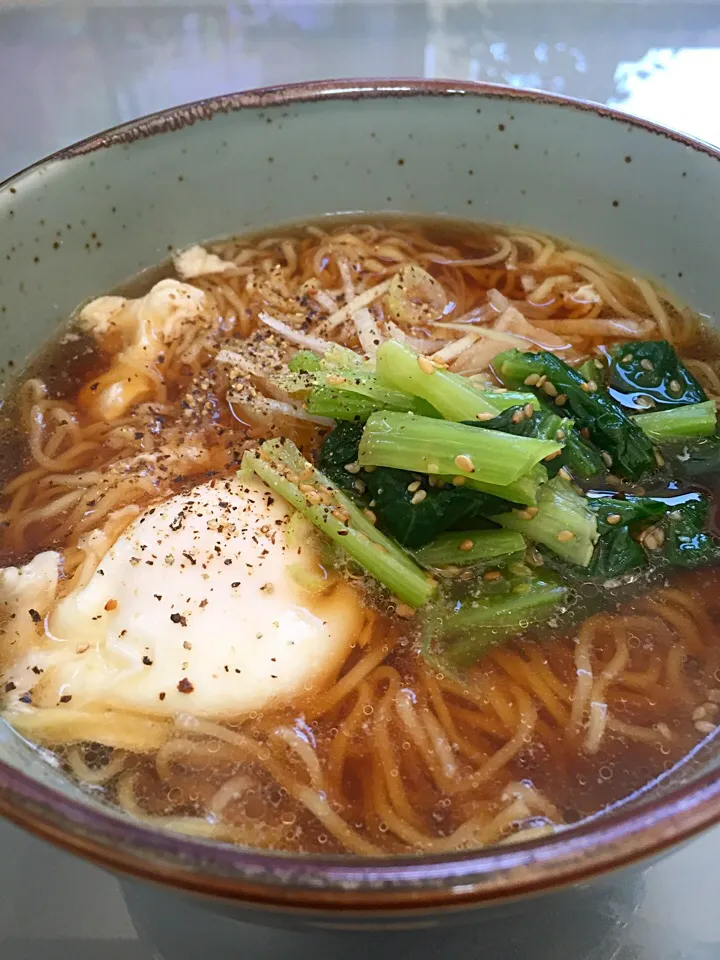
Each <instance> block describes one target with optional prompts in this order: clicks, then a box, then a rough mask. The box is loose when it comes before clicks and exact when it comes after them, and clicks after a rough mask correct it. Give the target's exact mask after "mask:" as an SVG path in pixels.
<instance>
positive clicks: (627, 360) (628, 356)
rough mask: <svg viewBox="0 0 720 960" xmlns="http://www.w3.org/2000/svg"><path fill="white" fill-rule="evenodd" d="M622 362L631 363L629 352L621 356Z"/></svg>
mask: <svg viewBox="0 0 720 960" xmlns="http://www.w3.org/2000/svg"><path fill="white" fill-rule="evenodd" d="M622 362H623V363H632V354H631V353H626V354H625V356H624V357H623V358H622Z"/></svg>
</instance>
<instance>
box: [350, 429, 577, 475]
mask: <svg viewBox="0 0 720 960" xmlns="http://www.w3.org/2000/svg"><path fill="white" fill-rule="evenodd" d="M561 449H562V448H561V445H560V444H559V443H556V442H554V441H550V440H535V439H533V438H531V437H514V436H512V435H510V434H506V433H501V432H500V431H492V430H477V429H476V428H475V427H471V426H466V425H465V424H462V423H449V422H448V421H443V420H432V419H430V418H429V417H416V416H413V415H412V414H403V413H391V412H388V411H382V412H381V413H374V414H373V415H372V416H371V417H370V418H369V420H368V422H367V423H366V425H365V430H364V431H363V435H362V440H361V441H360V449H359V457H358V459H359V462H360V464H361V465H362V466H381V467H395V468H397V469H399V470H409V471H417V472H419V473H430V474H452V475H456V474H457V475H463V474H464V475H466V476H472V477H473V478H474V479H476V480H480V481H482V482H484V483H494V484H499V485H501V486H504V485H507V484H509V483H512V482H513V481H514V480H518V479H519V478H520V477H522V476H524V475H525V474H526V473H529V472H530V470H532V468H533V467H534V466H535V464H536V463H538V462H539V461H540V460H542V459H543V458H544V457H547V456H552V455H553V454H556V453H557V452H558V451H559V450H561Z"/></svg>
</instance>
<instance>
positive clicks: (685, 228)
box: [0, 81, 720, 929]
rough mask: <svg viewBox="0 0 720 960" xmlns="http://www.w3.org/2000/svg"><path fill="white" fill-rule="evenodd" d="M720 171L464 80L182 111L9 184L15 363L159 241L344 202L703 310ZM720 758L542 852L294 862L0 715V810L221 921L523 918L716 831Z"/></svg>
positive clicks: (258, 96) (7, 333)
mask: <svg viewBox="0 0 720 960" xmlns="http://www.w3.org/2000/svg"><path fill="white" fill-rule="evenodd" d="M719 160H720V154H718V153H717V152H716V151H715V150H714V149H713V148H711V147H709V146H707V145H705V144H702V143H699V142H696V141H691V140H690V139H688V138H686V137H683V136H680V135H679V134H676V133H672V132H670V131H668V130H663V129H660V128H658V127H655V126H652V125H650V124H647V123H644V122H641V121H638V120H633V119H631V118H629V117H625V116H622V115H620V114H615V113H613V112H612V111H609V110H606V109H604V108H601V107H596V106H592V105H589V104H584V103H578V102H573V101H570V100H564V99H561V98H557V97H552V96H547V95H544V94H539V93H529V92H523V91H518V90H509V89H505V88H499V87H490V86H482V85H472V84H464V83H450V82H439V81H433V82H430V81H382V82H380V81H378V82H372V81H358V82H354V81H343V82H337V83H317V84H306V85H300V86H294V87H285V88H277V89H268V90H261V91H256V92H250V93H242V94H236V95H232V96H227V97H221V98H217V99H213V100H208V101H203V102H200V103H196V104H191V105H188V106H183V107H178V108H175V109H173V110H169V111H166V112H164V113H160V114H156V115H154V116H151V117H148V118H145V119H143V120H139V121H137V122H134V123H131V124H127V125H125V126H121V127H118V128H115V129H113V130H111V131H108V132H107V133H103V134H100V135H98V136H96V137H92V138H90V139H88V140H85V141H83V142H81V143H78V144H76V145H74V146H72V147H69V148H67V149H66V150H63V151H61V152H60V153H58V154H56V155H54V156H53V157H50V158H49V159H47V160H45V161H42V162H41V163H39V164H37V165H35V166H34V167H32V168H30V169H29V170H27V171H25V172H23V173H21V174H19V175H18V176H17V177H15V178H13V179H11V180H10V181H8V182H7V183H5V184H4V185H3V187H2V188H1V189H0V217H1V218H2V223H3V231H2V235H1V236H0V254H2V257H1V258H0V262H2V264H3V272H2V278H1V280H0V317H1V319H2V327H1V328H0V337H1V338H2V340H1V342H2V357H3V363H4V365H5V373H6V374H7V375H10V374H11V373H12V370H13V368H17V367H18V366H19V365H21V364H22V363H23V361H24V360H25V359H26V358H27V356H28V355H29V354H31V353H32V352H33V351H34V350H35V349H36V348H37V346H38V344H40V343H42V342H43V341H44V340H45V339H46V338H47V337H48V336H50V335H51V334H52V332H53V330H54V329H55V328H56V327H57V325H58V324H59V322H60V321H61V320H62V319H64V318H65V317H67V316H68V315H69V314H70V313H71V312H72V311H73V309H74V308H75V307H76V306H77V304H79V303H81V302H82V301H85V300H87V299H88V298H90V297H92V296H95V295H99V294H101V293H103V292H105V291H107V290H111V289H113V288H115V287H117V286H118V285H119V284H120V283H122V282H123V281H124V280H126V278H128V277H131V276H133V275H136V274H137V273H138V272H139V271H142V270H144V269H146V268H148V267H150V266H152V265H154V264H157V263H158V262H160V261H161V260H163V259H164V258H165V257H167V254H168V251H172V250H176V249H178V248H184V247H187V246H188V245H190V244H192V243H195V242H197V241H198V240H202V239H206V238H207V239H209V238H215V237H222V236H227V235H229V234H235V233H241V232H252V231H257V230H261V229H265V228H268V227H272V226H273V225H275V224H278V223H287V222H290V221H303V220H309V219H313V220H316V219H317V218H318V217H320V216H322V215H323V214H325V213H330V212H332V213H352V212H357V211H361V212H372V213H377V212H393V213H396V212H400V213H403V214H414V215H431V216H435V215H442V216H447V217H452V218H460V219H474V220H481V221H486V222H498V223H508V224H524V225H528V226H531V227H533V228H536V229H539V230H542V231H545V232H547V233H549V234H553V235H561V236H567V237H570V238H572V239H573V241H575V242H577V243H579V244H581V245H582V246H584V247H589V248H592V249H597V250H599V251H602V252H603V253H605V254H606V255H608V256H610V257H612V258H613V259H614V260H617V261H619V262H621V263H623V264H626V265H628V266H629V267H630V268H632V269H635V270H637V271H639V272H641V273H642V274H646V275H648V276H651V277H654V278H656V279H657V280H658V281H659V282H660V283H662V284H665V285H667V286H668V287H669V288H671V289H672V290H673V291H674V292H676V293H677V294H678V295H679V296H681V297H682V298H683V299H684V300H685V301H686V302H688V303H689V304H690V305H691V306H692V307H693V308H694V309H696V310H697V311H699V312H701V313H708V314H712V312H713V310H714V309H715V307H716V303H717V289H718V286H717V264H716V244H715V235H716V225H717V223H718V221H720V163H718V161H719ZM718 759H719V758H718V751H716V750H714V749H713V746H712V744H711V743H705V745H703V746H701V747H700V748H698V749H697V750H696V751H695V753H694V754H693V755H691V756H690V757H688V758H687V760H686V761H685V762H684V763H683V764H682V765H681V766H680V767H679V768H677V769H675V770H673V771H670V772H669V773H668V774H667V776H665V777H664V778H661V779H660V781H658V782H656V783H655V784H654V785H653V787H652V789H649V790H647V791H645V792H642V791H641V792H640V793H639V794H638V795H636V796H634V797H633V799H632V801H631V802H627V803H622V804H619V805H617V806H616V807H615V808H613V809H610V810H606V811H604V812H603V813H602V815H598V816H596V817H594V818H591V819H590V820H588V821H585V822H584V823H582V824H581V825H579V826H577V827H575V828H573V829H571V830H566V831H560V832H557V833H555V834H553V835H552V836H546V837H544V838H539V839H535V840H532V841H526V842H522V843H515V844H503V845H499V846H495V847H490V848H487V849H483V850H477V851H465V852H462V853H453V854H444V855H434V856H425V855H422V856H413V857H388V858H382V859H372V858H362V857H341V856H326V857H323V856H320V855H315V854H313V855H307V856H299V855H291V854H284V853H276V852H263V851H258V850H249V849H242V848H236V847H231V846H228V845H223V844H217V843H211V842H208V841H205V840H202V839H196V838H191V837H188V836H186V835H181V834H178V833H171V832H168V831H165V830H160V829H153V828H151V827H149V826H147V825H144V824H143V823H141V822H139V821H136V820H134V819H131V818H130V817H128V816H126V815H124V814H122V813H121V812H119V811H116V810H113V809H110V808H109V807H107V806H105V805H104V804H103V803H102V802H100V801H99V800H96V799H94V798H93V796H92V794H88V793H87V792H83V791H81V790H80V789H79V788H78V787H76V786H74V785H73V784H72V783H70V782H69V781H68V780H67V779H66V778H65V777H64V776H63V774H62V773H61V772H60V771H59V770H58V769H57V768H56V767H55V766H53V765H52V763H50V762H47V760H46V758H45V757H44V756H43V755H42V754H41V753H38V751H36V750H34V749H32V748H31V747H30V746H29V745H28V744H27V743H26V742H25V741H24V740H23V739H22V738H21V737H19V736H18V735H17V734H15V733H14V732H13V731H12V730H10V728H9V727H7V726H5V725H2V724H0V812H1V813H2V814H3V815H4V816H6V817H7V818H8V819H10V820H12V821H14V822H15V823H17V824H19V825H20V826H22V827H24V828H26V829H28V830H30V831H31V832H33V833H35V834H36V835H38V836H41V837H43V838H45V839H47V840H49V841H51V842H52V843H55V844H57V845H59V846H61V847H63V848H65V849H66V850H68V851H71V852H74V853H76V854H78V855H80V856H82V857H85V858H87V859H89V860H91V861H92V862H94V863H96V864H98V865H100V866H102V867H105V868H107V869H110V870H112V871H117V872H118V873H121V874H123V875H126V876H129V877H131V878H134V879H135V880H137V881H154V882H155V884H160V885H162V886H164V887H165V888H166V889H167V890H168V891H175V892H176V894H178V895H179V894H184V895H185V896H192V895H195V894H197V895H203V896H204V897H205V898H206V899H205V900H204V901H203V902H204V904H205V906H206V907H207V906H208V905H209V901H208V899H207V898H213V899H212V904H213V906H212V909H213V910H215V911H216V912H217V913H218V915H219V914H220V913H222V914H224V915H226V916H236V917H237V916H240V917H244V918H249V919H252V920H254V921H257V922H262V923H281V922H284V923H289V924H292V925H295V926H299V927H312V926H323V927H331V928H336V929H344V928H347V929H351V928H357V927H362V926H367V925H370V926H378V925H379V926H381V927H383V926H395V927H397V928H400V929H402V928H405V927H408V926H412V925H420V926H427V925H432V924H438V923H445V922H449V921H451V920H454V919H455V918H457V917H458V916H466V917H473V916H477V911H479V910H480V908H483V909H484V914H480V916H482V915H487V916H488V917H490V916H494V917H496V916H497V911H498V910H500V909H505V908H507V910H508V911H512V912H513V913H514V914H515V915H518V914H519V913H520V914H521V913H522V912H523V910H525V907H524V906H523V904H524V902H525V901H524V900H523V899H522V898H525V897H528V896H529V895H531V894H532V895H538V894H550V893H556V894H557V892H558V891H560V890H563V889H567V888H573V889H574V890H576V891H577V890H580V889H583V888H584V886H585V885H586V881H588V880H590V879H591V878H596V877H600V875H604V874H608V873H609V872H610V871H615V870H617V869H618V868H621V867H626V866H628V865H631V864H637V863H639V862H641V861H646V860H647V859H649V858H653V857H657V856H659V855H661V854H662V853H664V852H665V851H667V850H668V849H670V848H671V847H672V846H673V845H676V844H679V843H681V842H682V841H684V840H687V839H688V838H690V837H692V836H693V835H695V834H697V833H698V832H700V831H702V830H704V829H706V828H708V827H709V826H711V825H712V824H713V823H715V822H716V821H717V820H719V819H720V772H718ZM133 889H135V888H133ZM138 889H141V890H143V889H144V888H142V887H141V888H138ZM155 895H156V896H158V895H159V894H158V893H157V892H156V894H155ZM133 896H135V894H133ZM149 897H150V893H149V892H146V893H142V894H141V895H140V899H141V900H143V898H145V902H150V901H149V900H147V898H149ZM171 902H173V903H174V902H175V901H174V900H172V901H171ZM177 902H178V903H179V902H180V901H179V900H178V901H177ZM527 909H528V910H529V909H530V907H528V908H527Z"/></svg>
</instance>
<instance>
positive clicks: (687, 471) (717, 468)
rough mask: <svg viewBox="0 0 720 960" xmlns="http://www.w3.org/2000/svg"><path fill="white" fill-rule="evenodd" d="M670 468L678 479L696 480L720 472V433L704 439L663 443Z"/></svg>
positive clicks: (664, 453) (666, 460)
mask: <svg viewBox="0 0 720 960" xmlns="http://www.w3.org/2000/svg"><path fill="white" fill-rule="evenodd" d="M663 455H664V457H665V462H666V464H667V467H668V470H670V471H671V473H672V474H673V476H674V477H676V478H677V479H685V480H696V479H698V478H699V477H704V476H707V475H708V474H711V473H718V474H720V434H718V432H717V431H716V433H715V436H713V437H707V439H702V440H692V441H688V442H685V443H673V444H666V445H663Z"/></svg>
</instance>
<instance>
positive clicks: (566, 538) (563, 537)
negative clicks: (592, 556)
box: [556, 530, 575, 543]
mask: <svg viewBox="0 0 720 960" xmlns="http://www.w3.org/2000/svg"><path fill="white" fill-rule="evenodd" d="M556 539H557V540H559V541H560V543H569V542H570V541H571V540H574V539H575V534H574V533H573V532H572V530H560V531H559V532H558V533H557V534H556Z"/></svg>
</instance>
